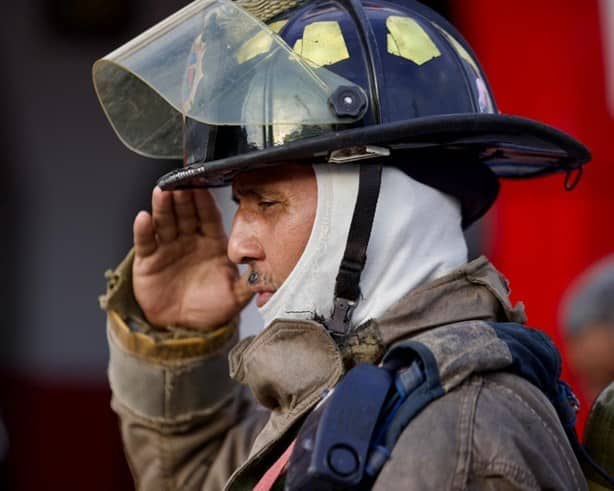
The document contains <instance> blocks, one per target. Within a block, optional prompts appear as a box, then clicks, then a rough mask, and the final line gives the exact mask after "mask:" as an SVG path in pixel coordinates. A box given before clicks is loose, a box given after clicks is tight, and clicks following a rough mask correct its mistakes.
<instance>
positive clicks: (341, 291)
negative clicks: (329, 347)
mask: <svg viewBox="0 0 614 491" xmlns="http://www.w3.org/2000/svg"><path fill="white" fill-rule="evenodd" d="M381 180H382V166H381V165H379V164H375V163H374V164H363V165H361V166H360V174H359V183H358V196H357V198H356V205H355V206H354V214H353V215H352V223H351V225H350V231H349V233H348V239H347V243H346V246H345V252H344V253H343V259H342V260H341V265H340V266H339V273H337V279H336V282H335V300H334V304H333V313H332V316H331V318H330V320H329V321H328V322H327V323H326V327H327V328H328V330H329V331H330V332H331V334H332V335H333V337H335V338H342V337H344V336H345V335H346V334H348V332H349V330H350V320H351V319H352V312H353V310H354V307H355V306H356V303H357V302H358V300H359V297H360V286H359V284H360V275H361V274H362V270H363V269H364V267H365V262H366V260H367V246H368V245H369V237H370V236H371V229H372V228H373V219H374V218H375V209H376V207H377V198H378V197H379V191H380V185H381Z"/></svg>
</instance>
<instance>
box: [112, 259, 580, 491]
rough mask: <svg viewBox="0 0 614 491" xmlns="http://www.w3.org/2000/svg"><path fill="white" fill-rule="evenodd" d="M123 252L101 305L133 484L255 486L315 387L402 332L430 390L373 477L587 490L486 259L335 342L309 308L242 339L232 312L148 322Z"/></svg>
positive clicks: (405, 485)
mask: <svg viewBox="0 0 614 491" xmlns="http://www.w3.org/2000/svg"><path fill="white" fill-rule="evenodd" d="M132 257H133V256H132V254H130V255H128V257H127V258H126V259H125V260H124V262H123V263H122V264H121V265H120V266H119V267H118V268H117V270H115V271H112V272H108V274H107V279H108V291H107V294H106V295H105V296H103V297H101V305H102V307H103V308H104V309H105V310H107V312H108V339H109V346H110V363H109V379H110V384H111V388H112V391H113V399H112V407H113V409H114V410H115V411H116V412H117V414H118V415H119V418H120V426H121V433H122V437H123V442H124V446H125V452H126V456H127V459H128V462H129V465H130V468H131V471H132V474H133V477H134V480H135V483H136V488H137V489H140V490H147V491H151V490H212V491H213V490H222V489H228V490H244V489H252V488H253V487H254V485H255V484H256V483H257V482H258V480H259V479H260V478H261V477H262V475H263V474H264V473H265V472H266V470H267V469H268V468H269V467H270V466H271V465H272V464H273V463H274V462H275V461H276V460H277V458H278V457H279V456H280V455H281V454H282V453H283V452H284V450H285V449H286V448H287V447H288V445H289V443H290V442H291V441H292V439H293V438H294V437H295V436H296V432H297V430H298V427H300V423H301V422H302V421H303V419H304V417H305V415H307V414H308V413H309V412H310V411H311V410H312V409H313V407H314V406H315V405H316V404H317V402H318V401H319V400H320V398H321V396H322V394H323V392H324V391H325V390H327V389H331V388H333V387H334V386H335V385H336V384H337V383H338V382H339V381H340V380H341V378H342V377H343V375H344V374H345V373H346V372H347V370H349V369H350V368H351V367H352V366H354V365H355V364H356V363H358V362H361V361H369V362H372V363H377V362H379V361H380V360H381V358H382V356H383V355H384V353H385V352H386V351H387V350H388V349H389V347H390V346H392V345H394V344H395V343H398V342H399V341H405V342H407V340H409V341H412V342H417V343H420V345H422V346H425V347H426V348H427V349H428V350H429V352H430V353H431V354H432V359H433V360H434V363H435V369H436V371H437V376H438V381H439V384H440V385H439V388H440V392H441V394H440V396H439V397H438V398H436V399H435V400H433V401H432V402H430V403H429V404H428V405H427V406H426V407H425V408H423V409H422V410H421V411H420V412H419V413H418V414H417V415H416V416H415V417H414V418H413V420H412V421H411V422H410V423H409V425H408V426H407V427H406V428H405V430H404V431H403V432H402V434H401V435H400V438H399V440H398V441H397V444H396V446H395V447H394V450H393V452H392V455H391V457H390V459H389V460H388V461H387V462H386V464H385V465H384V467H383V469H382V471H381V473H380V474H379V476H378V478H377V480H376V482H375V484H374V486H373V489H374V490H377V491H388V490H390V491H392V490H399V489H404V490H425V489H434V490H444V489H445V490H448V489H449V490H452V489H454V490H456V489H458V490H461V489H470V490H508V489H509V490H512V489H520V490H540V489H552V490H582V489H586V482H585V480H584V477H583V475H582V471H581V469H580V466H579V465H578V462H577V461H576V458H575V456H574V454H573V452H572V449H571V447H570V445H569V443H568V440H567V438H566V436H565V433H564V431H563V428H562V426H561V423H560V421H559V418H558V416H557V414H556V412H555V410H554V408H553V406H552V405H551V404H550V402H549V401H548V399H547V398H546V396H545V395H544V394H543V393H542V392H541V391H540V390H539V389H538V388H537V387H536V386H535V385H533V384H531V383H530V382H528V381H527V380H525V379H524V378H521V377H519V376H517V375H514V374H513V373H511V372H510V370H509V369H508V367H509V366H510V364H511V363H512V358H513V356H512V353H511V351H510V347H509V344H508V343H506V342H505V341H504V340H503V339H502V338H501V336H500V334H499V333H498V332H497V330H496V329H495V328H494V326H493V324H492V323H493V322H514V323H524V322H525V320H526V319H525V315H524V310H523V307H522V305H521V304H520V305H517V306H516V307H512V306H511V304H510V301H509V298H508V287H507V282H506V280H505V279H504V278H503V277H502V276H501V274H500V273H498V272H497V270H496V269H495V268H494V267H493V266H492V265H491V264H490V263H489V262H488V261H487V260H486V259H485V258H483V257H482V258H479V259H477V260H475V261H473V262H471V263H468V264H467V265H465V266H463V267H461V268H459V269H457V270H455V271H453V272H451V273H450V274H448V275H446V276H445V277H442V278H439V279H437V280H435V281H433V282H431V283H429V284H426V285H423V286H421V287H420V288H417V289H415V290H413V291H411V292H408V294H407V295H406V296H405V297H404V298H402V299H401V300H400V301H399V302H398V303H397V304H396V305H394V306H393V307H392V308H390V309H389V310H388V311H387V312H386V314H385V315H383V316H382V318H381V319H373V320H371V321H369V322H367V323H366V324H365V325H363V326H361V327H360V328H359V329H357V330H356V332H355V334H354V335H353V336H352V337H351V338H350V339H348V340H347V342H346V343H345V344H344V345H343V346H338V345H337V344H336V343H335V342H334V341H333V339H332V338H331V337H330V336H329V335H328V333H327V332H326V330H325V329H324V328H323V327H322V326H321V325H320V324H318V323H316V322H312V321H295V320H293V321H284V320H279V321H276V322H274V323H273V324H272V325H271V326H269V327H268V328H267V329H266V330H264V331H263V332H262V333H260V334H259V335H257V336H255V337H251V338H247V339H244V340H242V341H240V342H238V343H237V325H236V323H232V324H231V325H228V326H222V327H220V328H219V329H217V330H214V331H211V332H208V333H195V332H193V331H187V330H183V329H181V328H177V327H173V326H168V327H165V328H156V327H153V326H150V325H148V324H147V322H146V321H145V320H144V316H143V315H142V312H141V311H140V309H139V308H138V305H137V304H136V302H135V300H134V296H133V293H132V285H131V276H130V272H131V265H132ZM523 329H524V328H523ZM526 329H529V328H526ZM279 484H281V483H279Z"/></svg>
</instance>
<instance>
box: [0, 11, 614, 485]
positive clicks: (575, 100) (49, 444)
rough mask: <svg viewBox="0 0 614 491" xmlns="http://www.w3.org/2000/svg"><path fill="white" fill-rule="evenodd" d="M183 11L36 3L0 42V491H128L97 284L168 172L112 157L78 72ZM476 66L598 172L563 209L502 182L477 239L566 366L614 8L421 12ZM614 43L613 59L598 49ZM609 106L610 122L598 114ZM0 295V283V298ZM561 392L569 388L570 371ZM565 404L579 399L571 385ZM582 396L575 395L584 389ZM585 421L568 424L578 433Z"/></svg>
mask: <svg viewBox="0 0 614 491" xmlns="http://www.w3.org/2000/svg"><path fill="white" fill-rule="evenodd" d="M186 3H187V1H180V0H148V1H147V2H145V1H144V0H135V1H133V2H124V1H121V0H106V1H104V0H31V1H29V2H12V3H11V4H10V6H8V7H5V12H4V16H3V19H2V22H4V24H5V25H4V26H3V27H4V29H0V61H2V66H3V70H2V77H0V89H2V90H0V101H2V107H3V109H4V110H3V117H2V120H0V144H2V148H3V150H4V162H3V165H4V167H3V171H4V172H3V174H4V176H3V177H4V179H2V180H1V181H0V190H1V191H2V192H1V193H0V211H2V213H3V217H4V223H5V231H6V232H5V234H4V240H2V241H0V243H1V245H0V247H2V249H1V251H2V254H1V255H0V256H1V257H0V261H1V263H0V264H1V265H2V268H3V271H4V272H5V277H4V278H5V281H3V282H0V291H2V296H1V297H0V298H1V302H2V312H3V314H4V315H3V317H4V320H5V324H4V329H2V331H1V332H0V350H1V353H2V357H1V359H0V374H1V378H0V380H1V382H2V386H1V387H2V391H1V392H0V410H1V413H0V414H1V415H2V418H3V419H4V422H5V425H6V427H7V431H8V436H9V442H10V447H9V453H8V460H7V462H6V464H5V465H4V468H3V469H2V472H3V474H4V475H1V476H0V488H2V487H4V488H8V489H14V490H34V489H63V490H69V489H90V490H98V489H100V490H107V489H116V490H122V489H132V484H131V481H130V477H129V472H128V469H127V466H126V464H125V461H124V458H123V453H122V449H121V443H120V440H119V434H118V430H117V424H116V419H115V417H114V415H113V414H112V412H111V411H110V409H109V404H108V403H109V397H110V393H109V390H108V388H107V382H106V374H105V366H106V359H107V351H106V341H105V334H104V316H103V314H102V312H100V311H99V310H98V308H97V302H96V296H97V295H98V294H99V293H100V292H101V291H102V290H103V288H104V281H103V278H102V273H103V271H104V269H106V268H108V267H110V266H112V265H114V264H116V263H117V262H118V261H119V260H120V259H121V257H122V255H123V253H124V252H125V251H126V250H127V249H128V247H129V246H130V233H131V222H132V217H133V216H134V215H135V213H136V211H138V210H139V209H140V208H142V207H147V206H148V205H147V203H148V195H149V190H150V188H151V186H152V185H153V184H154V182H155V178H156V177H158V176H159V175H160V174H161V173H162V172H164V171H165V170H166V169H168V168H169V167H170V166H172V165H173V164H172V163H171V164H169V163H160V162H153V163H152V162H151V161H145V160H144V159H141V158H140V157H136V156H134V155H132V154H130V153H129V152H128V151H127V150H125V149H124V148H123V147H122V146H121V144H120V143H119V142H118V141H117V140H116V138H115V135H114V134H113V132H112V131H111V129H110V128H109V127H108V125H107V123H106V121H105V120H104V116H103V114H102V111H100V109H99V107H98V105H97V102H96V99H95V96H94V93H93V90H92V87H91V81H90V75H89V71H90V66H91V64H92V63H93V62H94V61H95V59H96V58H97V57H100V56H102V55H104V54H105V53H107V52H108V51H110V50H111V49H113V48H115V47H116V46H118V45H120V44H122V43H123V42H125V41H126V40H128V39H130V38H131V37H132V36H134V35H135V34H137V33H139V32H140V31H142V30H143V29H145V28H146V27H148V26H149V25H151V24H153V23H154V22H156V21H158V20H160V19H162V18H164V17H165V16H166V15H168V14H170V13H171V12H173V11H175V10H177V9H178V8H179V7H181V6H183V5H185V4H186ZM425 3H429V4H431V5H432V6H434V7H436V8H438V9H439V10H440V11H442V13H444V15H446V16H448V17H450V18H451V19H452V21H453V22H454V23H456V24H457V25H458V26H459V28H460V30H461V32H463V33H464V34H465V36H466V37H467V38H468V40H469V41H470V43H471V44H472V45H473V47H474V49H475V50H476V52H477V54H478V56H479V58H480V60H481V61H482V64H483V66H484V68H485V70H486V72H487V74H488V76H489V79H490V82H491V84H492V86H493V88H494V91H495V95H496V97H497V101H498V104H499V107H500V109H501V110H502V111H503V112H505V113H510V114H518V115H522V116H527V117H531V118H535V119H539V120H541V121H545V122H547V123H549V124H552V125H554V126H556V127H558V128H560V129H562V130H564V131H567V132H569V133H571V134H572V135H574V136H576V137H578V138H579V139H580V140H582V141H583V142H584V143H585V144H587V145H588V146H589V147H590V148H591V150H592V152H593V156H594V160H593V162H592V163H591V164H589V166H587V168H586V171H585V173H584V176H583V178H582V181H581V182H580V184H579V186H578V187H577V189H576V190H575V191H573V192H571V193H569V192H565V191H564V190H563V182H564V176H562V175H561V176H554V177H551V178H544V179H537V180H533V181H528V182H506V183H504V185H503V188H502V192H501V196H500V199H499V201H498V204H497V205H496V206H495V208H494V209H493V210H492V211H491V212H490V213H489V214H488V215H487V217H486V218H485V219H484V220H482V222H481V223H480V224H479V225H478V227H476V228H475V229H474V230H473V231H472V233H471V236H472V244H474V245H473V248H474V250H475V251H480V252H484V253H486V254H487V255H489V256H490V257H491V259H492V260H493V261H494V263H495V265H497V267H498V268H499V269H500V270H501V271H502V272H503V273H504V274H505V275H507V276H508V278H509V279H510V281H511V285H512V289H513V298H514V299H515V300H523V301H524V302H525V304H526V305H527V312H528V316H529V324H530V325H532V326H535V327H538V328H540V329H543V330H545V331H546V332H548V333H549V334H550V335H551V336H552V337H553V338H554V340H555V342H556V343H557V344H558V346H559V347H560V348H561V350H562V351H563V352H564V351H565V346H564V340H563V338H562V336H561V329H560V325H559V319H558V311H559V307H560V302H561V298H562V295H563V293H564V291H565V290H566V288H567V287H568V286H569V284H570V282H571V281H572V280H573V279H574V278H575V277H577V275H578V274H579V273H580V272H581V271H582V270H583V269H584V268H586V267H587V266H588V265H589V264H591V263H592V262H594V261H595V260H597V259H599V258H600V257H603V256H605V255H606V254H607V253H611V252H613V251H614V228H613V227H612V225H611V218H610V216H611V215H612V213H613V212H614V193H612V192H608V191H609V189H608V188H609V186H610V185H611V184H612V183H614V162H612V160H614V158H612V157H611V154H614V119H613V115H614V34H612V32H614V8H613V7H614V6H610V7H608V5H612V2H610V0H601V1H599V0H540V1H539V2H536V1H533V0H515V1H513V2H511V1H509V2H493V1H492V0H447V1H446V0H439V1H431V2H425ZM610 42H611V44H612V46H610ZM608 101H610V102H611V103H612V104H609V103H608ZM7 280H8V281H7ZM565 376H566V378H567V379H568V380H571V381H572V382H573V381H574V379H573V374H572V373H570V372H569V370H568V369H567V368H566V369H565ZM576 387H578V386H577V384H576ZM578 389H579V392H580V395H582V394H581V387H578ZM586 411H587V404H583V410H582V413H581V418H580V422H579V428H580V429H581V428H582V424H583V421H584V418H585V416H586Z"/></svg>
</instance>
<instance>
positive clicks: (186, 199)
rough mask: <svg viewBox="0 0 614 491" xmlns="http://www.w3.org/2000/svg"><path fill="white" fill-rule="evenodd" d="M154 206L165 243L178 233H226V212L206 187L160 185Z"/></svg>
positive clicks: (158, 232) (218, 235)
mask: <svg viewBox="0 0 614 491" xmlns="http://www.w3.org/2000/svg"><path fill="white" fill-rule="evenodd" d="M152 209H153V224H154V232H155V234H156V235H157V236H158V240H159V242H160V243H161V244H165V243H168V242H172V241H173V240H175V239H176V238H177V236H178V234H184V235H191V234H194V233H198V232H200V233H201V234H202V235H206V236H209V237H214V238H222V237H225V232H224V225H223V223H222V216H221V214H220V211H219V209H218V207H217V204H216V203H215V200H214V198H213V196H211V193H209V191H207V190H206V189H193V190H181V191H172V192H169V191H162V190H161V189H160V188H158V187H156V188H155V189H154V191H153V195H152Z"/></svg>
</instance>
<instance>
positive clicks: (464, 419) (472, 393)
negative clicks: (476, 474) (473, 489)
mask: <svg viewBox="0 0 614 491" xmlns="http://www.w3.org/2000/svg"><path fill="white" fill-rule="evenodd" d="M481 387H482V379H481V377H480V378H479V379H478V378H475V379H473V380H471V381H469V382H468V391H467V393H466V394H465V397H463V399H462V402H461V406H460V414H459V418H458V425H457V441H458V449H457V453H458V458H457V464H456V471H455V473H454V477H453V480H452V489H458V490H463V489H465V488H466V486H467V480H468V478H469V468H470V462H471V458H472V441H473V421H474V418H475V411H476V406H477V400H478V397H479V393H480V389H481Z"/></svg>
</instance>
